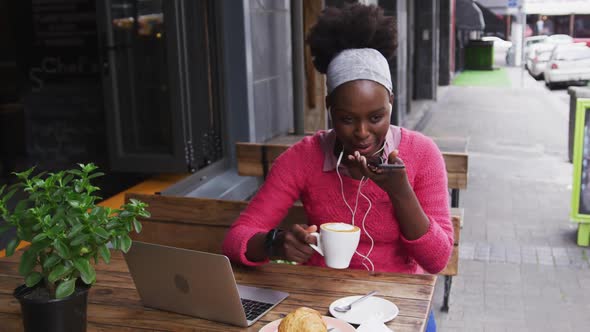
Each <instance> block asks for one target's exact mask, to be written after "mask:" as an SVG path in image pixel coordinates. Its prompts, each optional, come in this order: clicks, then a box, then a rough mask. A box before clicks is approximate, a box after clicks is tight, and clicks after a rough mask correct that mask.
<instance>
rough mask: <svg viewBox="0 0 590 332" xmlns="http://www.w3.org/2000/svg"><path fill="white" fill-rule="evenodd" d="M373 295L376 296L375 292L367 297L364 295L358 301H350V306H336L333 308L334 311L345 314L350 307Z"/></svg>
mask: <svg viewBox="0 0 590 332" xmlns="http://www.w3.org/2000/svg"><path fill="white" fill-rule="evenodd" d="M375 294H377V291H372V292H370V293H367V295H365V296H363V297H361V298H358V299H356V300H354V301H352V302H351V303H350V304H347V305H343V306H338V307H334V310H336V311H338V312H347V311H348V310H350V309H352V305H353V304H355V303H359V302H361V301H362V300H364V299H366V298H368V297H370V296H372V295H375Z"/></svg>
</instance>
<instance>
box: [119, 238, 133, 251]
mask: <svg viewBox="0 0 590 332" xmlns="http://www.w3.org/2000/svg"><path fill="white" fill-rule="evenodd" d="M129 248H131V238H130V237H129V235H123V236H121V250H122V251H123V252H124V253H127V252H128V251H129Z"/></svg>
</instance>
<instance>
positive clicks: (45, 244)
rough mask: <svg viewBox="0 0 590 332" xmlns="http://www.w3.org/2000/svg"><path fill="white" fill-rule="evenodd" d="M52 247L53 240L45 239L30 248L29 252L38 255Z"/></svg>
mask: <svg viewBox="0 0 590 332" xmlns="http://www.w3.org/2000/svg"><path fill="white" fill-rule="evenodd" d="M50 245H51V240H49V239H45V240H41V241H39V242H36V243H33V244H32V245H31V247H30V248H29V251H31V252H34V253H36V254H38V253H39V252H40V251H42V250H45V249H46V248H47V247H49V246H50Z"/></svg>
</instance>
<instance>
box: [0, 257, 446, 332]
mask: <svg viewBox="0 0 590 332" xmlns="http://www.w3.org/2000/svg"><path fill="white" fill-rule="evenodd" d="M18 257H20V253H17V254H15V256H13V257H9V258H2V259H0V322H2V323H1V324H0V326H1V327H0V330H2V331H22V329H23V327H22V322H21V316H20V305H19V303H18V301H17V300H16V299H15V298H14V297H13V296H12V291H13V290H14V288H16V287H17V286H18V285H20V284H22V283H23V279H22V277H20V276H19V275H18V272H17V270H18V263H17V262H18ZM234 273H235V276H236V280H237V281H238V283H241V284H245V285H253V286H260V287H269V288H274V289H279V290H283V291H286V292H289V293H290V295H289V297H288V298H287V299H285V300H284V301H283V302H281V303H280V304H279V305H278V306H277V307H275V308H274V309H273V310H271V311H270V312H269V313H267V314H266V315H265V316H264V317H262V319H261V320H260V321H258V322H257V323H256V324H254V325H253V326H251V327H250V328H240V327H235V326H231V325H226V324H221V323H215V322H211V321H207V320H202V319H198V318H194V317H190V316H184V315H179V314H174V313H169V312H165V311H160V310H154V309H149V308H144V307H143V306H142V304H141V301H140V299H139V295H138V294H137V291H136V290H135V286H134V284H133V280H132V279H131V275H130V274H129V271H128V270H127V265H126V264H125V261H124V259H123V257H122V255H121V254H120V253H113V258H112V261H111V264H109V265H105V264H100V265H98V266H97V283H96V285H94V286H93V287H92V288H91V290H90V294H89V297H88V301H89V306H88V330H89V331H141V330H150V331H258V330H259V329H260V328H261V327H262V326H264V325H265V324H267V323H269V322H271V321H273V320H275V319H278V318H281V317H282V316H281V315H282V314H286V313H288V312H290V311H292V310H294V309H296V308H297V307H300V306H308V307H311V308H314V309H316V310H318V311H319V312H321V313H322V314H325V315H329V313H328V306H329V305H330V303H331V302H332V301H334V300H336V299H338V298H340V297H343V296H350V295H358V294H364V293H367V292H368V291H370V290H374V289H376V290H378V291H379V296H381V297H383V298H386V299H388V300H390V301H392V302H394V303H395V304H397V306H398V307H399V309H400V314H399V316H398V317H396V318H395V319H394V320H392V321H391V322H389V323H388V326H389V327H391V328H392V329H394V330H395V331H396V332H402V331H423V330H424V328H425V325H426V318H427V313H428V312H429V310H430V304H431V301H432V294H433V292H434V284H435V281H436V276H433V275H405V274H390V273H387V274H382V273H380V274H376V275H372V276H371V275H369V273H368V272H366V271H358V270H355V271H352V270H344V271H342V270H333V269H328V268H320V267H309V266H294V265H286V264H267V265H265V266H262V267H257V268H247V267H234Z"/></svg>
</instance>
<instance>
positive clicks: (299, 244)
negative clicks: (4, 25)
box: [278, 225, 318, 263]
mask: <svg viewBox="0 0 590 332" xmlns="http://www.w3.org/2000/svg"><path fill="white" fill-rule="evenodd" d="M317 229H318V228H317V226H315V225H312V226H307V225H293V226H291V228H290V229H288V230H287V231H285V232H282V233H281V237H280V238H279V240H280V241H279V244H280V248H278V249H279V252H280V253H281V256H283V257H284V258H285V259H286V260H289V261H294V262H297V263H305V262H307V261H308V260H309V258H310V257H311V256H312V255H313V253H314V252H315V250H313V249H312V248H311V247H310V246H309V244H317V243H316V238H315V236H313V235H311V233H313V232H316V231H317Z"/></svg>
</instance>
